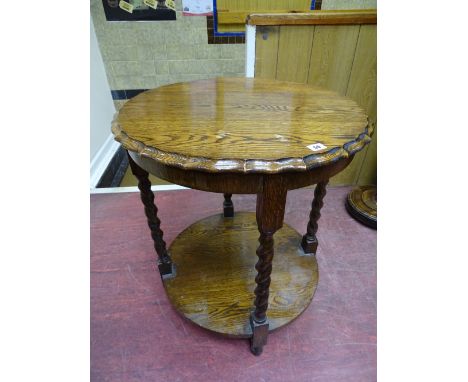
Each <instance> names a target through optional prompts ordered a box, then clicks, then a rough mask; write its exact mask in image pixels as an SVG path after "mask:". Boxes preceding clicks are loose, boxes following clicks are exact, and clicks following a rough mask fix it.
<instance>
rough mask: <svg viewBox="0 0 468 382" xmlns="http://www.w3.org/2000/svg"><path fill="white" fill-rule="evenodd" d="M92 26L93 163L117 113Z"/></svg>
mask: <svg viewBox="0 0 468 382" xmlns="http://www.w3.org/2000/svg"><path fill="white" fill-rule="evenodd" d="M90 25H91V32H90V36H91V43H90V48H91V52H90V60H91V63H90V64H91V70H90V72H91V84H90V91H91V96H90V100H91V105H90V115H91V118H90V119H91V121H90V128H91V131H90V143H91V147H90V154H91V158H90V160H91V162H92V160H93V158H94V159H96V158H95V157H96V156H97V154H98V153H99V151H100V149H101V148H102V147H103V146H104V143H105V142H106V140H107V139H108V138H109V135H110V133H111V131H110V128H111V122H112V118H113V116H114V113H115V107H114V102H113V101H112V96H111V93H110V88H109V83H108V82H107V77H106V72H105V70H104V62H103V61H102V56H101V52H100V50H99V45H98V42H97V39H96V33H95V31H94V26H93V22H92V21H91V20H90Z"/></svg>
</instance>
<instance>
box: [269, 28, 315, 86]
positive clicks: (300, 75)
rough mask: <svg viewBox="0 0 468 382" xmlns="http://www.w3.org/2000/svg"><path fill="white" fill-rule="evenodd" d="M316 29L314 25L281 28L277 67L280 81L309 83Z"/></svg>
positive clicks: (277, 75)
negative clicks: (311, 54)
mask: <svg viewBox="0 0 468 382" xmlns="http://www.w3.org/2000/svg"><path fill="white" fill-rule="evenodd" d="M314 29H315V27H314V26H313V25H312V26H311V25H300V26H281V27H280V32H279V43H278V63H277V67H276V78H277V79H278V80H283V81H293V82H301V83H305V82H307V77H308V73H309V62H310V52H311V49H312V41H313V38H314Z"/></svg>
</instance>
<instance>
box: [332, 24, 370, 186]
mask: <svg viewBox="0 0 468 382" xmlns="http://www.w3.org/2000/svg"><path fill="white" fill-rule="evenodd" d="M376 32H377V29H376V26H375V25H362V26H361V29H360V31H359V38H358V43H357V46H356V52H355V55H354V61H353V67H352V70H351V74H350V77H349V83H348V88H347V91H346V95H347V96H348V97H350V98H352V99H353V100H355V101H356V102H357V103H358V104H359V105H360V106H361V107H362V108H364V110H365V111H366V113H367V115H368V116H369V121H370V122H371V123H375V121H376V118H377V35H376ZM374 145H375V143H374ZM368 150H369V145H368V146H366V147H365V148H364V150H362V151H361V152H359V153H357V154H356V156H355V157H354V160H353V162H352V163H351V164H350V165H349V166H348V168H346V169H345V170H344V171H342V172H341V173H340V174H338V175H337V176H336V177H334V178H333V184H356V183H357V182H358V178H359V174H362V176H363V178H362V179H365V178H367V179H369V178H372V176H373V174H375V173H376V172H377V168H376V166H375V164H376V162H374V161H368V160H364V159H365V158H366V156H367V151H368ZM374 177H375V175H374Z"/></svg>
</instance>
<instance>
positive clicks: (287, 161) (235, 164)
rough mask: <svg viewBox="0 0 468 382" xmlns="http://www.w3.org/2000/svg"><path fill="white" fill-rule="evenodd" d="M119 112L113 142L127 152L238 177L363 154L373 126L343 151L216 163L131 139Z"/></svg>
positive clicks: (304, 168) (307, 167)
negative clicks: (120, 119)
mask: <svg viewBox="0 0 468 382" xmlns="http://www.w3.org/2000/svg"><path fill="white" fill-rule="evenodd" d="M117 117H118V112H117V113H116V114H115V116H114V119H113V121H112V128H111V130H112V133H113V134H114V139H115V140H116V141H117V142H119V143H120V144H121V145H122V146H123V148H124V149H126V150H129V151H133V152H136V153H137V154H139V155H140V156H142V157H147V158H150V159H153V160H155V161H157V162H160V163H162V164H164V165H168V166H173V167H177V168H180V169H183V170H198V171H206V172H210V173H216V172H236V173H246V174H247V173H263V174H277V173H281V172H286V171H307V170H310V169H313V168H316V167H320V166H324V165H327V164H330V163H333V162H336V161H338V160H339V159H344V158H347V157H349V156H350V155H354V154H355V153H357V152H358V151H361V150H362V149H363V148H364V147H365V146H366V145H367V144H368V143H369V142H370V141H371V136H372V133H373V131H374V126H373V124H372V123H369V119H368V120H367V125H366V126H365V128H364V131H363V132H362V133H361V134H359V135H358V136H357V137H356V138H355V139H354V140H352V141H350V142H348V143H346V144H345V145H343V146H342V147H334V148H332V149H330V150H328V151H326V152H323V153H318V154H311V155H307V156H305V157H303V158H282V159H274V160H268V159H265V160H259V159H213V158H206V157H189V156H186V155H183V154H177V153H172V152H166V151H163V150H160V149H157V148H155V147H150V146H147V145H145V144H144V143H143V142H140V141H138V140H136V139H133V138H131V137H129V136H128V135H127V134H126V133H125V131H123V129H122V127H121V126H120V125H119V123H118V122H117Z"/></svg>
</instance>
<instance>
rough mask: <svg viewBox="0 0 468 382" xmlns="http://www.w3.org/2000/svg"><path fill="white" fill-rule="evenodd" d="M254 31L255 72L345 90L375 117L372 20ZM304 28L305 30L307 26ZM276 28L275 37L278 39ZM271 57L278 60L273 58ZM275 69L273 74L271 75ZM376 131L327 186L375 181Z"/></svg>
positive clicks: (374, 61)
mask: <svg viewBox="0 0 468 382" xmlns="http://www.w3.org/2000/svg"><path fill="white" fill-rule="evenodd" d="M268 28H269V33H268V39H267V40H263V36H262V34H261V29H260V28H258V29H257V36H256V44H257V46H256V49H257V52H256V54H257V57H256V67H255V76H256V77H265V78H275V77H276V78H277V79H280V80H286V81H295V82H308V83H310V84H311V85H317V86H322V87H325V88H328V89H332V90H335V91H337V92H339V93H341V94H345V95H347V96H349V97H350V98H352V99H354V100H355V101H356V102H357V103H358V104H359V105H360V106H362V107H363V108H364V109H365V110H366V112H367V114H368V115H369V120H370V122H373V123H375V122H376V120H377V107H376V106H377V103H376V97H377V84H376V79H377V44H376V26H375V25H362V26H359V25H352V26H344V25H341V26H315V28H314V26H282V27H268ZM307 28H309V29H307ZM278 33H279V38H278ZM276 56H277V58H278V62H276ZM275 71H276V75H275ZM376 140H377V132H375V133H374V136H373V141H372V142H371V144H370V145H368V146H366V148H365V149H364V150H363V151H362V152H359V153H357V154H356V156H355V158H354V160H353V162H352V163H351V164H350V165H349V166H348V168H346V169H345V170H344V171H343V172H341V173H339V174H338V175H337V176H335V177H334V178H332V179H331V180H330V183H331V184H332V185H343V184H346V185H349V184H356V183H358V184H374V183H375V182H376V173H377V168H376V163H377V142H376Z"/></svg>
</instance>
